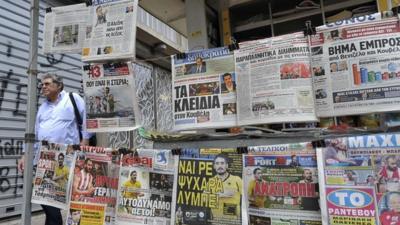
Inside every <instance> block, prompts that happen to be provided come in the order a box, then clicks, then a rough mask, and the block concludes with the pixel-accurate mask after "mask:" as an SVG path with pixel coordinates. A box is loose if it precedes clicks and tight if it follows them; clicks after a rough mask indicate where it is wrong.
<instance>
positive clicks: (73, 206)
mask: <svg viewBox="0 0 400 225" xmlns="http://www.w3.org/2000/svg"><path fill="white" fill-rule="evenodd" d="M105 210H106V206H105V205H102V204H93V203H81V202H71V203H70V207H69V211H68V214H67V222H66V225H103V224H104V219H105Z"/></svg>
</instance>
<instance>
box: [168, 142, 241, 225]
mask: <svg viewBox="0 0 400 225" xmlns="http://www.w3.org/2000/svg"><path fill="white" fill-rule="evenodd" d="M176 183H177V185H176V192H175V193H176V195H174V198H175V199H176V204H174V210H173V214H172V223H171V224H181V225H183V224H196V225H212V224H213V225H217V224H224V225H239V224H242V222H243V224H246V222H247V221H246V218H247V216H246V212H245V210H244V211H243V209H242V202H243V200H242V193H243V188H242V155H241V154H238V153H237V150H236V149H220V148H208V149H182V151H181V153H180V156H179V165H178V176H177V178H176Z"/></svg>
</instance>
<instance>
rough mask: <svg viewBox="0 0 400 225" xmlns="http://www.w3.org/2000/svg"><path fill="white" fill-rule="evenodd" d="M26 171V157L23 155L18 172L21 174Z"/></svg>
mask: <svg viewBox="0 0 400 225" xmlns="http://www.w3.org/2000/svg"><path fill="white" fill-rule="evenodd" d="M24 169H25V155H22V157H21V158H20V159H19V160H18V170H19V171H20V172H24Z"/></svg>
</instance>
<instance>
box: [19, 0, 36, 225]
mask: <svg viewBox="0 0 400 225" xmlns="http://www.w3.org/2000/svg"><path fill="white" fill-rule="evenodd" d="M30 11H31V21H30V27H31V29H30V40H29V44H30V45H29V62H28V63H29V64H28V101H27V110H26V126H25V157H24V159H25V169H24V193H23V198H24V203H23V208H22V215H21V225H30V224H31V212H32V206H31V196H32V168H33V144H34V142H35V132H34V131H35V117H36V110H37V105H36V102H37V95H36V94H37V56H38V54H37V53H38V34H39V0H31V9H30Z"/></svg>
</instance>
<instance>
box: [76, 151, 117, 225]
mask: <svg viewBox="0 0 400 225" xmlns="http://www.w3.org/2000/svg"><path fill="white" fill-rule="evenodd" d="M115 160H116V158H115V157H113V155H112V149H110V148H103V147H91V146H81V151H80V152H79V153H77V155H76V159H75V168H74V178H73V183H72V185H71V186H72V187H71V189H72V190H71V202H75V203H80V204H82V205H86V204H88V205H91V204H92V203H94V204H97V205H103V206H104V210H103V211H104V217H103V218H104V220H103V223H99V225H100V224H105V225H110V224H113V223H114V221H115V205H116V202H117V190H118V173H119V164H117V163H116V162H115ZM71 204H72V203H71Z"/></svg>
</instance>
